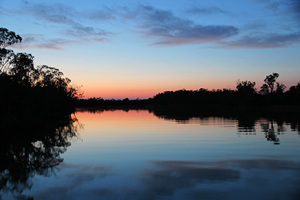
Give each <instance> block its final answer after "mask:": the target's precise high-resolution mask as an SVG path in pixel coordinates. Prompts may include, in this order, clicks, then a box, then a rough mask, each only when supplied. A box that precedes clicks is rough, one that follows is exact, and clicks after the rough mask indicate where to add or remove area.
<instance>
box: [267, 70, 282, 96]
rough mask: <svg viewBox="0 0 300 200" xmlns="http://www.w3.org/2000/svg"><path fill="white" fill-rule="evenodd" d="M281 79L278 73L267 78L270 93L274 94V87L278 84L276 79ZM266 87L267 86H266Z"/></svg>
mask: <svg viewBox="0 0 300 200" xmlns="http://www.w3.org/2000/svg"><path fill="white" fill-rule="evenodd" d="M278 77H279V74H278V73H272V74H270V75H268V76H266V78H265V80H264V81H265V83H266V85H267V86H268V91H269V92H268V93H273V92H274V86H275V83H276V79H277V78H278ZM264 87H265V86H264Z"/></svg>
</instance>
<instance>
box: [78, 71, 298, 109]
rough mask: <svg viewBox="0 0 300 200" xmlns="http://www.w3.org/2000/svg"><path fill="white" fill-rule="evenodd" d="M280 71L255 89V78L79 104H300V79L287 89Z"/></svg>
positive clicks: (141, 105)
mask: <svg viewBox="0 0 300 200" xmlns="http://www.w3.org/2000/svg"><path fill="white" fill-rule="evenodd" d="M278 77H279V74H278V73H273V74H270V75H268V76H266V79H265V80H264V81H265V84H263V86H262V87H261V90H260V91H257V90H256V89H255V82H251V81H239V82H237V86H236V90H231V89H222V90H212V91H210V90H207V89H204V88H201V89H199V90H184V89H183V90H177V91H165V92H163V93H159V94H157V95H155V96H154V97H153V98H149V99H142V100H139V99H136V100H129V99H127V98H126V99H123V100H114V99H112V100H104V99H102V98H90V99H79V100H78V101H77V106H78V107H100V108H101V107H102V108H103V107H120V108H124V107H128V108H134V107H138V108H150V109H151V108H155V107H169V108H170V107H179V106H180V107H187V109H188V107H191V106H192V107H193V108H201V109H204V108H207V109H213V108H217V109H218V108H226V107H230V108H231V107H238V108H242V109H243V108H251V107H256V108H257V107H268V106H285V107H286V106H296V107H297V106H300V83H298V85H296V86H292V87H291V88H289V90H287V91H284V90H285V85H284V84H282V83H278V82H277V81H276V79H277V78H278Z"/></svg>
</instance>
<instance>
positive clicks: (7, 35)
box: [0, 27, 22, 73]
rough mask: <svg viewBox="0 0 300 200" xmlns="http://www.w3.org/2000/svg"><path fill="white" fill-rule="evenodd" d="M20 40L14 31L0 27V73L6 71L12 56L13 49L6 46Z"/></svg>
mask: <svg viewBox="0 0 300 200" xmlns="http://www.w3.org/2000/svg"><path fill="white" fill-rule="evenodd" d="M21 41H22V38H21V37H20V36H19V35H16V33H15V32H12V31H9V30H7V29H6V28H1V27H0V73H3V72H6V70H7V68H8V66H9V65H10V61H11V59H12V58H13V56H14V52H13V50H11V49H6V47H8V46H9V45H12V44H15V43H20V42H21Z"/></svg>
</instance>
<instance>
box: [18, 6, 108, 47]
mask: <svg viewBox="0 0 300 200" xmlns="http://www.w3.org/2000/svg"><path fill="white" fill-rule="evenodd" d="M22 10H23V11H22V13H23V14H24V15H31V16H33V17H35V18H36V19H39V20H43V21H46V22H47V23H51V24H53V25H55V28H57V29H58V30H61V29H64V31H63V33H64V35H63V36H62V37H61V38H55V39H45V37H44V36H41V35H40V34H30V35H26V36H25V37H24V40H23V42H22V44H21V45H18V46H16V48H43V49H62V48H63V47H65V46H67V45H70V44H74V43H80V42H85V43H86V42H106V41H108V40H109V37H110V36H111V35H112V33H111V32H108V31H105V30H103V29H99V28H98V27H97V26H90V25H83V24H82V23H81V21H87V23H88V24H95V23H94V22H93V23H91V21H93V20H98V21H99V20H108V19H112V18H113V16H112V15H110V14H109V12H108V11H102V10H96V11H93V12H83V11H81V12H77V11H76V10H74V9H73V8H71V7H68V6H65V5H63V4H53V5H48V4H32V3H28V2H27V3H24V5H23V9H22ZM62 25H63V26H62ZM65 36H68V37H69V38H68V39H64V37H65ZM34 37H36V38H34ZM75 41H76V42H75Z"/></svg>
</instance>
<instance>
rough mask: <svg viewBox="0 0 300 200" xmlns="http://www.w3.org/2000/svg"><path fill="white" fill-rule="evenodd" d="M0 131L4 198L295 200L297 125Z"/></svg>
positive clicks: (160, 120) (76, 125)
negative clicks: (1, 132)
mask: <svg viewBox="0 0 300 200" xmlns="http://www.w3.org/2000/svg"><path fill="white" fill-rule="evenodd" d="M18 123H20V124H18ZM2 129H3V130H4V131H3V140H2V142H1V168H0V170H1V171H0V172H1V174H0V175H1V177H0V178H1V182H0V189H1V193H0V194H1V198H0V199H36V200H39V199H43V200H48V199H49V200H50V199H51V200H53V199H143V200H144V199H146V200H147V199H272V200H273V199H299V198H300V135H299V134H300V123H299V121H297V120H294V119H286V120H285V118H280V119H277V118H268V117H255V118H236V117H217V116H214V117H212V116H206V117H186V116H185V117H179V118H178V115H177V116H176V117H174V116H167V115H165V114H162V115H159V114H157V113H156V114H153V113H149V112H148V111H135V110H132V111H127V112H125V111H122V110H117V111H104V112H94V113H92V112H87V111H84V112H83V111H82V112H76V113H75V114H73V115H72V116H71V117H65V118H62V119H59V120H57V121H51V120H49V121H43V122H39V123H35V124H30V123H25V124H24V123H21V122H18V121H16V122H12V123H11V124H9V126H7V127H5V128H2Z"/></svg>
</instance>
